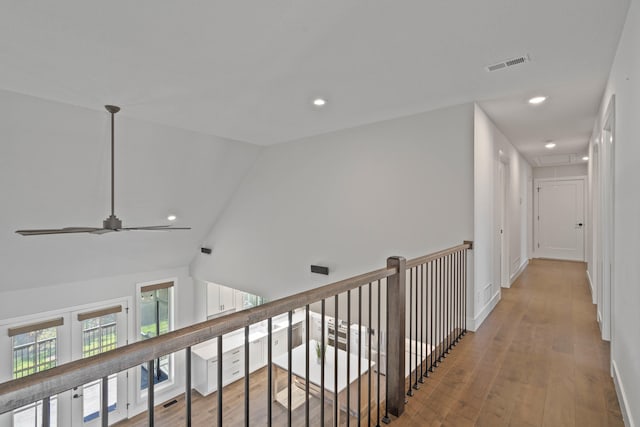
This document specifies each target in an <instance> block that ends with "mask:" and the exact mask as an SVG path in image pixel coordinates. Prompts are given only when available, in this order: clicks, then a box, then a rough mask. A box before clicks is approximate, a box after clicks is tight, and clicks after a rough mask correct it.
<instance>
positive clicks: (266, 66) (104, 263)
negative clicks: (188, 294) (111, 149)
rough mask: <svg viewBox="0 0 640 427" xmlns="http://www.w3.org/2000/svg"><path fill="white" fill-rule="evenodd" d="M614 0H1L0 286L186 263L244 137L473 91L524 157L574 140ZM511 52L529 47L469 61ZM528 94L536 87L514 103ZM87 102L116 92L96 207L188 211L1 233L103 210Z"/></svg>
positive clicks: (217, 204) (610, 42)
mask: <svg viewBox="0 0 640 427" xmlns="http://www.w3.org/2000/svg"><path fill="white" fill-rule="evenodd" d="M628 4H629V0H606V1H605V0H535V1H534V0H528V1H524V0H523V1H513V0H482V1H478V0H454V1H441V0H429V1H417V0H416V1H408V0H407V1H405V0H402V1H395V2H371V1H364V0H354V1H337V0H326V1H315V0H314V1H310V0H300V1H284V0H272V1H245V0H234V1H190V2H159V1H155V0H153V1H152V0H137V1H135V2H132V1H124V0H111V1H109V2H87V1H85V0H62V1H58V2H25V1H19V0H5V1H3V2H2V6H1V9H2V10H1V13H0V120H1V121H0V130H1V131H2V136H3V138H4V136H5V135H6V134H8V135H9V136H10V138H7V139H6V140H5V139H3V140H2V141H1V142H0V194H2V197H3V200H4V201H6V203H4V204H3V209H2V211H0V223H1V224H3V225H5V227H4V229H3V230H1V231H0V237H2V238H1V239H0V270H2V279H3V283H2V289H7V288H8V289H18V288H23V287H37V286H42V285H43V284H45V283H60V282H68V281H74V280H80V279H83V278H87V277H97V276H106V275H109V274H116V273H117V274H124V273H127V272H140V271H151V270H156V269H161V268H169V267H175V266H184V265H187V264H188V262H189V261H190V259H191V258H192V257H193V253H194V251H195V250H197V248H198V247H199V245H200V244H201V239H202V238H203V236H205V235H206V233H207V232H208V231H209V230H210V228H211V226H212V224H213V223H214V221H215V220H216V218H218V216H219V214H220V212H222V210H223V209H224V206H225V204H226V201H227V200H229V198H230V197H231V196H232V194H233V192H234V191H235V189H236V188H237V185H239V182H240V181H241V180H242V178H243V176H244V174H245V173H246V171H247V170H249V168H250V167H251V165H252V164H253V162H254V161H255V158H256V156H257V155H258V152H259V149H258V147H255V146H254V145H251V144H245V143H246V142H248V143H252V144H258V145H270V144H275V143H279V142H284V141H291V140H295V139H298V138H302V137H307V136H311V135H318V134H322V133H325V132H330V131H334V130H338V129H344V128H348V127H353V126H357V125H362V124H366V123H372V122H376V121H380V120H385V119H390V118H394V117H400V116H404V115H409V114H414V113H419V112H424V111H428V110H432V109H436V108H441V107H445V106H450V105H456V104H460V103H464V102H472V101H479V102H480V104H481V106H482V107H483V108H484V109H485V110H486V112H487V113H488V114H489V116H490V117H491V118H492V120H494V121H495V123H496V124H497V125H498V126H499V127H500V128H501V129H502V131H503V132H504V133H505V134H506V135H507V136H508V137H509V138H510V139H511V141H512V142H513V143H514V144H515V145H516V146H517V147H518V148H519V149H520V150H521V152H522V153H523V154H524V155H525V156H526V157H527V159H528V160H529V161H530V162H531V163H532V164H534V165H535V164H536V161H537V160H536V159H538V158H539V157H541V156H543V155H546V154H548V153H547V152H546V151H545V149H544V148H543V147H542V146H543V144H544V141H546V140H554V141H556V143H557V144H558V147H557V148H556V150H555V151H554V154H583V153H584V152H586V143H587V140H588V138H589V134H590V131H591V126H592V124H593V122H594V119H595V114H596V112H597V109H598V104H599V101H600V98H601V96H602V93H603V89H604V85H605V83H606V79H607V75H608V70H609V68H610V65H611V63H612V61H613V56H614V54H615V48H616V45H617V41H618V38H619V34H620V31H621V29H622V25H623V21H624V17H625V13H626V10H627V8H628ZM519 55H529V56H530V59H531V61H530V62H527V63H525V64H521V65H518V66H514V67H509V68H508V69H504V70H499V71H495V72H488V71H487V70H486V68H485V67H486V66H487V65H490V64H493V63H496V62H499V61H503V60H506V59H509V58H513V57H515V56H519ZM537 94H545V95H547V96H549V101H548V102H547V103H545V104H543V105H541V106H538V107H536V108H532V107H530V106H529V105H528V104H527V103H526V100H527V99H528V98H529V97H530V96H533V95H537ZM24 95H27V96H24ZM316 97H323V98H326V99H327V105H326V106H324V107H323V108H320V109H319V108H316V107H313V106H312V104H311V101H312V100H313V99H314V98H316ZM42 99H44V100H48V101H55V102H47V101H42ZM65 104H66V105H65ZM105 104H116V105H120V106H121V107H123V111H122V112H121V113H119V115H118V117H119V118H120V120H121V121H120V122H119V123H121V127H120V128H119V129H120V130H119V132H122V135H123V138H122V139H120V140H119V141H121V142H122V144H123V145H122V146H121V148H120V149H119V151H118V155H120V156H121V157H119V158H120V159H121V160H120V162H119V163H118V168H119V175H118V182H117V184H116V185H117V193H116V198H117V200H116V214H118V216H119V217H120V218H121V219H122V220H123V221H124V223H125V225H127V226H135V225H139V224H154V223H161V224H162V223H165V220H164V219H165V218H166V215H167V214H168V213H171V212H175V211H178V212H177V213H178V215H179V218H180V220H179V222H180V221H181V223H180V224H178V225H190V226H192V227H193V230H192V231H190V232H186V233H182V234H180V233H178V232H175V233H170V234H165V233H160V234H156V235H150V234H148V233H142V234H134V233H128V234H125V235H124V236H123V235H122V233H111V234H110V235H104V236H100V237H96V236H92V235H84V236H80V235H79V236H74V237H73V242H74V243H73V244H71V243H69V242H70V240H68V239H69V237H65V236H51V237H48V238H34V239H37V240H32V238H24V237H21V236H17V235H15V234H14V233H13V230H15V229H19V228H39V227H65V226H75V225H82V226H90V227H92V226H98V225H99V224H100V222H101V221H102V220H103V219H104V218H105V217H106V216H107V213H108V185H107V183H108V170H107V169H106V168H107V164H108V152H107V148H106V147H107V145H106V144H107V138H108V127H107V126H108V124H107V123H108V117H107V115H106V113H105V112H104V110H103V105H105ZM176 159H180V160H176ZM181 214H182V215H181ZM34 262H35V263H36V265H38V266H39V267H40V268H39V269H37V270H38V271H37V272H36V271H33V270H34V269H33V268H32V266H33V264H34ZM116 264H117V265H118V270H117V271H116V272H115V273H114V271H115V270H114V269H113V266H114V265H116ZM64 266H74V268H72V269H70V268H66V269H65V268H64ZM30 269H31V270H32V271H30V272H29V274H28V275H27V274H25V272H27V271H29V270H30Z"/></svg>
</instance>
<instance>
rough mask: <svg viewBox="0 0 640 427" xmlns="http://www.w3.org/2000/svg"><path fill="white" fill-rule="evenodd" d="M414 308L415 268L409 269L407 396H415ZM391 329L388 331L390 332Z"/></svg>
mask: <svg viewBox="0 0 640 427" xmlns="http://www.w3.org/2000/svg"><path fill="white" fill-rule="evenodd" d="M399 274H406V272H402V271H401V272H400V273H399ZM412 309H413V268H412V269H410V270H409V346H408V347H409V348H408V350H409V387H408V389H407V396H413V389H412V388H411V377H412V376H413V372H411V368H412V367H413V365H412V363H411V362H412V357H411V356H413V355H412V354H411V340H412V339H413V335H412V332H413V331H412V325H413V319H412V314H413V313H412ZM388 332H389V331H387V333H388ZM387 372H388V371H387Z"/></svg>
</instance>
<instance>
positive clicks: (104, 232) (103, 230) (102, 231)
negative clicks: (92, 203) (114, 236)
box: [90, 228, 118, 234]
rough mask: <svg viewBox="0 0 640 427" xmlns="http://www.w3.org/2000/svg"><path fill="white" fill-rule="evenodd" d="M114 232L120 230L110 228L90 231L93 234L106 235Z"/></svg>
mask: <svg viewBox="0 0 640 427" xmlns="http://www.w3.org/2000/svg"><path fill="white" fill-rule="evenodd" d="M112 231H118V230H111V229H110V228H96V229H95V230H93V231H90V233H91V234H106V233H111V232H112Z"/></svg>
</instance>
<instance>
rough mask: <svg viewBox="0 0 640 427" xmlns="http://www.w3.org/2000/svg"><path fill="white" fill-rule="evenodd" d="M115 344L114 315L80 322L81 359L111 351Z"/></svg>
mask: <svg viewBox="0 0 640 427" xmlns="http://www.w3.org/2000/svg"><path fill="white" fill-rule="evenodd" d="M117 343H118V335H117V329H116V314H115V313H112V314H107V315H105V316H100V317H94V318H92V319H87V320H83V321H82V357H89V356H94V355H96V354H100V353H104V352H105V351H109V350H113V349H114V348H116V345H117Z"/></svg>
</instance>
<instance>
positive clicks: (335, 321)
mask: <svg viewBox="0 0 640 427" xmlns="http://www.w3.org/2000/svg"><path fill="white" fill-rule="evenodd" d="M334 299H335V314H334V316H335V317H334V319H333V425H334V426H336V427H337V426H338V410H339V409H338V313H339V312H340V307H339V305H338V302H339V301H338V300H339V296H338V295H336V296H335V298H334Z"/></svg>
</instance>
